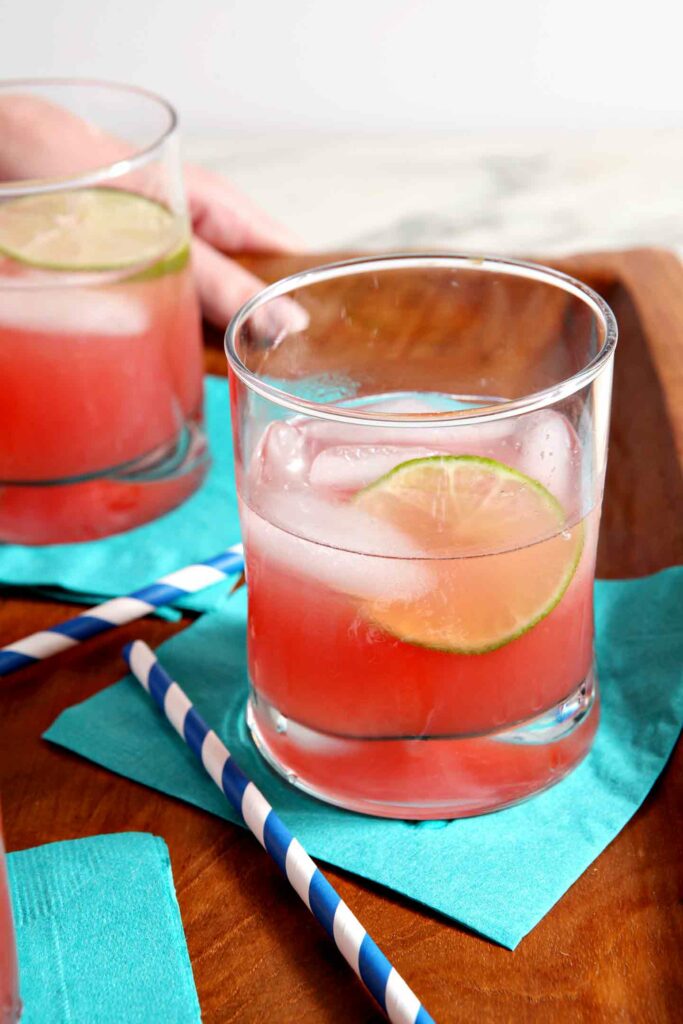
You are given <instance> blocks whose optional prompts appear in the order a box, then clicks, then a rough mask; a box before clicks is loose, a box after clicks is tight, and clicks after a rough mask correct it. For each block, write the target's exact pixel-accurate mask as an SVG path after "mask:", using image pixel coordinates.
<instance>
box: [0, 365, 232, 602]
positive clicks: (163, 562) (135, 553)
mask: <svg viewBox="0 0 683 1024" xmlns="http://www.w3.org/2000/svg"><path fill="white" fill-rule="evenodd" d="M204 412H205V416H206V427H207V433H208V436H209V445H210V447H211V456H212V459H213V464H212V466H211V469H210V471H209V473H208V476H207V478H206V480H205V481H204V484H203V485H202V486H201V487H200V489H199V490H198V491H197V492H196V493H195V494H193V495H192V497H191V498H189V499H188V500H187V501H186V502H184V504H182V505H180V506H179V507H178V508H175V509H173V511H172V512H169V513H167V514H166V515H165V516H162V517H161V518H160V519H157V520H156V521H155V522H153V523H146V524H145V525H144V526H139V527H138V528H137V529H135V530H128V531H127V532H126V533H120V534H117V535H116V536H115V537H105V538H104V540H95V541H89V542H87V543H84V544H48V545H45V546H41V547H28V546H24V545H22V544H0V585H2V584H5V585H11V586H22V587H32V588H40V589H43V590H44V589H46V588H47V589H48V590H49V589H51V588H62V589H63V590H67V591H73V592H75V593H76V594H79V593H80V594H85V595H88V600H91V601H92V599H93V598H95V600H94V601H93V603H97V600H103V599H104V598H107V597H116V596H117V595H119V594H127V593H129V592H130V591H131V590H136V589H137V588H138V587H142V586H145V584H147V583H153V582H154V580H156V579H158V578H159V577H160V576H163V575H164V574H165V573H167V572H172V571H173V570H174V569H180V568H182V567H183V566H184V565H188V564H189V563H190V562H195V561H198V560H201V559H203V558H210V557H211V556H212V555H216V554H218V552H219V551H222V550H223V549H224V548H226V547H229V546H230V545H231V544H234V543H235V542H236V541H238V540H239V537H240V532H239V521H238V517H237V498H236V495H235V485H234V474H233V459H232V435H231V431H230V409H229V402H228V385H227V381H226V379H225V378H222V377H207V378H206V379H205V394H204ZM229 590H230V583H219V584H217V585H216V586H215V587H211V588H209V589H208V590H205V591H202V592H200V593H199V594H192V595H190V596H188V597H185V598H182V599H181V600H179V601H178V602H177V606H178V607H182V608H191V609H194V610H195V611H206V610H208V609H210V608H215V607H217V605H218V604H219V603H220V602H221V601H222V599H223V598H224V597H225V596H226V595H227V594H228V593H229Z"/></svg>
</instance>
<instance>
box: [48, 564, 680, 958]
mask: <svg viewBox="0 0 683 1024" xmlns="http://www.w3.org/2000/svg"><path fill="white" fill-rule="evenodd" d="M595 597H596V625H597V658H598V672H599V676H600V682H601V686H602V694H603V715H602V721H601V725H600V728H599V730H598V736H597V740H596V743H595V746H594V748H593V750H592V751H591V753H590V754H589V756H588V757H587V758H586V760H585V761H584V762H583V763H582V764H581V765H579V767H578V768H577V769H576V770H575V771H574V772H573V773H572V774H571V775H570V776H568V777H567V778H566V779H565V780H564V781H562V782H561V783H559V785H557V786H555V787H554V788H553V789H550V790H548V791H547V792H545V793H542V794H540V795H539V796H537V797H534V799H532V800H529V801H528V802H527V803H523V804H520V805H518V806H517V807H511V808H509V809H508V810H505V811H499V812H498V813H497V814H490V815H486V816H483V817H479V818H469V819H463V820H461V821H453V822H449V823H445V822H440V823H434V822H425V823H422V824H411V823H409V822H404V821H388V820H386V819H380V818H368V817H364V816H362V815H358V814H352V813H349V812H347V811H342V810H339V809H336V808H334V807H330V806H328V805H326V804H323V803H320V802H319V801H317V800H314V799H312V798H310V797H307V796H305V795H304V794H303V793H300V792H299V791H298V790H296V789H294V788H292V787H291V786H289V785H288V784H287V783H286V782H284V781H283V780H282V779H281V778H280V777H279V776H278V775H276V774H275V773H274V772H273V771H271V770H270V769H269V768H268V767H267V766H266V764H265V763H264V762H263V761H262V760H261V758H260V756H259V754H258V753H257V751H256V749H255V747H254V746H253V744H252V742H251V740H250V738H249V736H248V734H247V730H246V726H245V724H244V716H243V709H244V701H245V696H246V667H245V645H244V637H245V608H246V601H245V594H244V592H243V591H241V592H238V593H237V594H235V596H234V597H232V598H231V599H230V601H228V602H227V603H226V604H225V605H224V606H223V607H222V608H221V609H220V610H219V611H216V612H214V613H212V614H209V615H205V616H204V617H203V618H202V619H200V620H199V621H198V622H197V623H196V624H195V625H193V626H191V627H190V628H189V629H187V630H185V631H184V632H183V633H180V634H178V635H177V636H175V637H174V638H173V639H172V640H169V641H168V642H167V643H165V644H162V646H161V648H160V656H161V658H162V660H163V663H164V665H165V667H166V668H167V669H168V670H169V672H170V673H171V675H173V676H174V677H175V678H177V679H178V681H179V682H180V683H181V685H182V686H183V688H184V689H186V690H187V693H188V695H189V696H190V698H191V700H193V701H194V702H195V703H196V704H197V707H198V710H199V712H200V713H201V714H202V715H203V716H205V718H206V719H207V721H208V722H209V724H210V725H212V726H213V727H214V728H215V729H216V730H217V731H218V732H219V733H220V735H221V736H222V738H223V739H224V740H225V742H226V743H227V746H228V748H229V749H230V750H231V752H232V753H233V754H234V755H235V758H236V760H237V761H238V763H239V764H240V765H241V767H242V768H243V769H244V771H245V772H246V773H247V775H249V776H250V777H251V778H252V779H253V780H254V781H255V782H256V784H257V785H258V786H259V787H260V788H262V789H263V791H264V793H265V795H266V796H267V797H268V799H269V800H270V801H271V802H272V804H273V806H274V807H275V809H276V810H277V811H278V812H279V813H280V814H281V815H282V817H283V818H284V820H285V822H287V824H288V825H289V827H290V829H291V830H292V831H293V832H294V834H295V835H296V836H298V838H299V839H300V840H301V842H302V843H303V844H304V846H305V847H306V848H307V850H308V852H309V853H310V854H311V855H312V856H315V857H319V858H321V859H322V860H326V861H329V862H330V863H332V864H337V865H339V867H342V868H346V869H347V870H349V871H353V872H355V873H356V874H358V875H361V876H363V877H365V878H369V879H372V880H374V881H375V882H379V883H381V884H382V885H385V886H388V887H389V888H391V889H394V890H396V892H399V893H403V894H404V895H405V896H409V897H411V898H412V899H414V900H417V901H419V902H420V903H423V904H425V905H427V906H429V907H433V908H434V909H436V910H438V911H440V912H441V913H442V914H445V915H447V916H448V917H451V918H453V919H455V920H457V921H460V922H462V923H463V924H465V925H467V926H468V927H470V928H473V929H475V930H476V931H478V932H480V933H482V934H483V935H486V936H489V937H490V938H492V939H494V940H496V941H497V942H499V943H501V944H502V945H504V946H508V947H509V948H514V947H515V946H516V945H517V943H518V942H519V941H520V939H521V938H522V937H523V936H524V935H526V934H527V932H529V931H530V930H531V929H532V928H533V927H534V925H535V924H537V922H538V921H540V919H541V918H542V917H543V916H544V914H546V913H547V912H548V911H549V910H550V908H551V907H552V906H553V904H554V903H556V902H557V900H559V899H560V897H561V896H562V895H563V893H564V892H566V890H567V889H568V888H569V887H570V886H571V885H572V883H573V882H574V881H576V879H577V878H578V877H579V875H581V873H582V872H583V871H585V870H586V868H587V867H588V865H589V864H590V863H591V862H592V861H593V860H595V858H596V857H597V856H598V854H599V853H600V852H601V851H602V850H604V849H605V847H606V846H607V845H608V844H609V843H610V842H611V841H612V839H614V837H615V836H616V835H617V833H618V832H619V831H620V829H622V828H623V827H624V825H625V824H626V822H627V821H628V820H629V818H630V817H631V816H632V815H633V813H634V812H635V811H636V809H637V808H638V807H639V806H640V804H641V803H642V801H643V800H644V799H645V796H646V795H647V793H648V791H649V790H650V788H651V786H652V785H653V783H654V781H655V779H656V778H657V776H658V775H659V773H660V772H661V770H662V768H663V767H664V764H665V762H666V760H667V758H668V757H669V754H670V753H671V750H672V749H673V746H674V743H675V741H676V737H677V736H678V733H679V731H680V727H681V721H682V719H683V619H682V618H681V614H680V608H681V607H682V606H683V567H680V568H674V569H667V570H665V571H664V572H661V573H658V574H657V575H655V576H649V577H645V578H643V579H637V580H629V581H624V582H622V581H609V582H598V583H597V585H596V591H595ZM45 735H46V738H47V739H50V740H52V741H53V742H55V743H59V744H61V745H62V746H64V747H68V748H69V749H70V750H74V751H76V752H77V753H79V754H82V755H83V756H85V757H88V758H90V759H91V760H92V761H96V762H97V763H98V764H101V765H104V766H105V767H106V768H110V769H111V770H113V771H116V772H119V773H120V774H122V775H126V776H128V777H129V778H131V779H135V780H137V781H138V782H142V783H144V784H146V785H148V786H152V787H153V788H155V789H159V790H161V791H162V792H164V793H169V794H171V795H173V796H176V797H179V798H180V799H182V800H187V801H188V802H189V803H191V804H195V805H197V806H199V807H203V808H205V809H206V810H207V811H211V812H212V813H213V814H218V815H221V816H222V817H224V818H227V819H228V820H230V821H235V820H236V819H235V816H234V814H233V813H232V812H231V810H230V808H229V806H228V804H227V802H226V801H225V800H224V799H223V798H222V796H221V794H220V793H219V791H218V790H217V789H216V787H215V786H214V784H213V783H212V782H211V781H210V780H209V779H208V777H207V776H206V775H205V774H204V772H203V770H202V768H201V767H200V766H199V765H198V764H197V762H196V761H195V759H194V757H193V755H192V754H191V753H190V751H189V750H188V749H187V748H186V747H185V745H184V744H183V743H182V742H181V741H180V740H179V739H178V737H177V736H176V735H175V733H174V732H173V731H172V729H171V728H170V726H169V725H167V724H166V722H165V720H164V719H163V718H162V717H161V716H160V715H159V713H158V712H157V710H156V708H155V707H154V705H153V704H152V701H151V700H150V698H149V697H148V696H147V695H146V694H145V693H144V692H143V691H142V690H141V688H140V687H139V685H138V684H137V683H136V682H134V681H133V680H132V679H131V678H130V677H129V678H127V679H125V680H123V681H122V682H120V683H117V684H116V685H115V686H112V687H109V688H107V689H105V690H102V691H101V692H100V693H99V694H97V695H96V696H95V697H92V698H91V699H90V700H87V701H85V703H83V704H79V705H77V706H76V707H73V708H69V709H68V710H67V711H65V712H64V713H63V714H62V715H61V716H60V717H59V718H58V719H57V721H56V722H55V723H54V724H53V725H52V726H51V728H50V729H49V730H48V732H47V733H46V734H45ZM435 825H436V827H435ZM439 826H440V827H439ZM255 898H258V897H257V896H255Z"/></svg>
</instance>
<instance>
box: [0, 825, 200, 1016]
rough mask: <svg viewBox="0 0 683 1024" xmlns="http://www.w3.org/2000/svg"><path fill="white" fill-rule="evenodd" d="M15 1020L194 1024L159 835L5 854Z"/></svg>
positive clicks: (192, 995)
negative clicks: (17, 998) (16, 990)
mask: <svg viewBox="0 0 683 1024" xmlns="http://www.w3.org/2000/svg"><path fill="white" fill-rule="evenodd" d="M7 863H8V868H9V880H10V892H11V895H12V904H13V908H14V923H15V927H16V933H17V950H18V953H19V975H20V978H19V987H20V990H21V998H22V1002H23V1004H24V1012H23V1014H22V1017H21V1024H66V1022H73V1024H76V1022H79V1021H88V1024H121V1022H122V1021H126V1024H149V1022H150V1021H164V1024H195V1022H198V1021H201V1014H200V1011H199V1002H198V1000H197V992H196V990H195V986H194V979H193V977H192V968H191V966H190V959H189V956H188V953H187V946H186V944H185V935H184V933H183V926H182V922H181V920H180V910H179V909H178V903H177V900H176V896H175V889H174V887H173V877H172V875H171V862H170V860H169V856H168V849H167V847H166V843H165V842H164V841H163V839H159V838H158V837H157V836H151V835H147V834H145V833H139V832H138V833H135V832H123V833H120V834H117V835H106V836H93V837H91V838H89V839H75V840H72V841H71V842H64V843H49V844H48V845H47V846H37V847H35V848H34V849H32V850H21V851H20V852H18V853H10V854H9V855H8V857H7Z"/></svg>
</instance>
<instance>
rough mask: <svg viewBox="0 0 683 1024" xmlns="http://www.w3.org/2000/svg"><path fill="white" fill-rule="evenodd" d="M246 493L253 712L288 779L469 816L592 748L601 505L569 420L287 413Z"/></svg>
mask: <svg viewBox="0 0 683 1024" xmlns="http://www.w3.org/2000/svg"><path fill="white" fill-rule="evenodd" d="M373 408H374V410H375V411H377V410H382V409H385V410H387V411H399V412H400V411H420V410H421V409H424V410H425V411H428V410H429V406H422V405H421V404H419V403H418V404H417V405H416V400H415V399H414V398H398V399H396V400H388V401H385V402H378V403H375V404H374V406H373ZM244 491H245V493H246V494H247V495H248V503H247V501H245V500H242V509H241V514H242V522H243V532H244V537H245V547H246V552H247V579H248V584H249V587H248V591H249V635H248V655H249V673H250V679H251V685H252V694H251V700H250V706H249V709H248V718H249V723H250V726H251V729H252V732H253V734H254V736H255V739H256V742H257V743H258V745H259V746H260V748H261V750H262V751H263V753H264V754H265V756H266V757H267V758H268V759H269V760H271V762H272V763H274V764H275V766H276V767H278V768H279V769H280V770H282V771H284V772H285V774H286V775H287V777H288V778H290V779H291V780H292V781H293V782H295V783H297V784H298V785H300V786H301V787H302V788H304V789H306V790H308V791H309V792H312V793H314V794H315V795H318V796H320V797H322V798H324V799H327V800H330V801H333V802H336V803H340V804H343V805H344V806H346V807H350V808H353V809H356V810H361V811H367V812H370V813H375V814H382V815H389V816H400V817H412V818H428V817H435V816H436V817H438V816H453V815H468V814H474V813H477V812H481V811H484V810H491V809H494V808H497V807H502V806H504V805H506V804H510V803H513V802H515V801H518V800H520V799H522V798H524V797H525V796H528V795H530V794H531V793H534V792H537V791H538V790H540V789H542V788H545V787H546V786H549V785H551V784H552V783H553V782H556V781H558V780H559V779H560V778H561V777H562V776H563V775H565V774H566V773H567V772H568V771H569V770H570V769H571V768H572V767H573V766H574V765H575V764H576V763H577V761H578V760H579V759H580V758H581V757H583V756H584V754H585V753H586V752H587V750H588V749H589V747H590V744H591V741H592V738H593V735H594V732H595V729H596V726H597V720H598V708H597V694H596V692H595V690H594V684H593V676H592V640H593V609H592V581H593V572H594V562H595V549H596V542H597V532H598V531H597V526H598V515H599V513H598V511H597V510H594V511H591V512H590V513H589V514H588V515H586V516H581V514H580V501H581V499H580V493H581V465H580V451H579V445H578V442H577V439H576V436H575V434H574V431H573V428H572V427H571V425H570V424H569V422H568V421H567V420H566V419H565V418H564V417H563V416H562V415H561V414H559V413H558V412H555V411H548V410H543V411H540V412H536V413H530V414H527V415H525V416H523V417H517V418H510V419H505V420H501V421H495V422H489V423H482V424H481V425H479V426H477V427H462V428H453V427H448V428H446V427H436V428H430V429H427V430H423V429H420V428H415V427H401V426H397V427H393V428H390V427H381V426H380V427H376V428H375V427H370V426H364V427H358V426H345V425H344V424H341V423H337V422H331V421H327V422H325V421H315V422H314V421H312V420H308V421H307V420H305V419H293V420H290V421H285V422H282V421H281V422H275V423H272V424H270V426H269V427H268V428H267V429H266V431H265V433H264V435H263V437H262V439H261V442H260V444H259V446H258V448H257V450H256V452H255V455H254V457H253V459H252V461H251V464H250V466H249V467H248V473H247V480H246V482H245V486H244Z"/></svg>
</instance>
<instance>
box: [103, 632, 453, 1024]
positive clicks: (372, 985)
mask: <svg viewBox="0 0 683 1024" xmlns="http://www.w3.org/2000/svg"><path fill="white" fill-rule="evenodd" d="M123 656H124V658H125V659H126V661H127V662H128V665H129V666H130V669H131V671H132V672H133V674H134V675H135V676H136V678H137V679H138V681H139V682H140V684H141V685H142V686H143V688H144V689H145V690H147V692H148V693H149V694H150V696H151V697H152V698H153V699H154V700H155V702H156V703H157V704H158V705H159V707H160V708H161V710H162V711H163V713H164V714H165V716H166V718H167V719H168V721H169V722H170V723H171V725H172V726H173V728H174V729H175V730H176V732H177V733H178V735H179V736H180V737H181V738H182V739H183V740H184V741H185V743H187V745H188V747H189V748H190V750H191V751H192V752H193V754H194V755H195V756H196V757H197V758H198V760H200V761H201V763H202V764H203V765H204V768H205V769H206V771H207V772H208V774H209V775H210V776H211V778H212V779H213V781H214V782H215V783H216V785H217V786H218V788H219V789H220V790H222V792H223V793H224V794H225V796H226V797H227V798H228V801H229V802H230V804H231V805H232V807H233V808H234V809H235V811H236V812H237V813H238V814H239V815H240V817H241V818H242V820H243V821H244V823H245V825H246V826H247V828H248V829H249V830H250V831H251V832H252V833H253V834H254V835H255V836H256V838H257V839H258V841H259V842H260V844H261V846H263V847H264V849H265V850H266V851H267V852H268V853H269V854H270V856H271V857H272V858H273V860H274V861H275V863H276V864H277V866H278V867H279V869H280V871H281V872H282V873H283V875H285V877H286V878H287V880H288V882H289V883H290V885H291V886H292V888H293V889H294V890H295V891H296V892H297V893H298V895H299V897H300V898H301V899H302V900H303V902H304V903H305V904H306V906H307V907H308V909H309V910H310V911H311V913H312V914H313V916H314V917H316V918H317V919H318V921H319V922H320V924H321V925H322V926H323V928H324V929H325V931H326V932H327V934H328V935H329V936H330V938H331V939H332V940H333V941H334V942H335V944H336V946H337V948H338V950H339V952H340V953H341V954H342V956H343V957H344V959H345V960H346V962H347V963H348V964H349V965H350V966H351V967H352V968H353V970H354V971H355V972H356V974H357V975H358V977H359V978H360V979H361V981H362V982H363V984H364V985H365V986H366V988H367V989H368V990H369V991H370V993H371V995H372V996H374V998H375V999H376V1001H377V1002H378V1003H379V1005H380V1006H381V1008H382V1010H383V1011H384V1012H385V1013H386V1015H387V1017H388V1018H389V1020H390V1021H392V1022H393V1024H434V1021H433V1019H432V1017H430V1015H429V1014H428V1013H427V1011H426V1010H425V1008H424V1007H423V1006H422V1004H421V1003H420V1000H419V999H418V998H417V996H416V995H415V993H414V992H413V991H412V990H411V989H410V988H409V987H408V985H407V984H406V982H405V981H404V980H403V978H402V977H401V976H400V974H399V973H398V972H397V971H396V969H395V968H394V967H392V966H391V964H390V963H389V961H388V960H387V958H386V957H385V955H384V953H382V951H381V950H380V949H379V947H378V946H377V945H376V944H375V943H374V942H373V940H372V939H371V938H370V936H369V935H368V933H367V932H366V930H365V928H363V925H362V924H361V923H360V921H359V920H358V918H357V917H355V915H354V914H352V913H351V911H350V910H349V908H348V907H347V905H346V903H344V901H343V900H342V899H341V898H340V897H339V895H338V894H337V893H336V892H335V890H334V889H333V888H332V886H331V885H330V883H329V882H328V881H327V879H326V878H325V876H324V875H323V874H322V872H321V871H320V870H319V869H318V868H317V867H316V866H315V864H314V862H313V861H312V860H311V858H310V857H309V856H308V854H307V853H306V851H305V850H304V848H303V847H302V846H301V844H300V843H299V841H298V840H297V839H295V838H294V837H293V836H292V834H291V833H290V831H289V829H288V828H287V827H286V826H285V825H284V824H283V822H282V821H281V820H280V818H279V817H278V815H277V814H276V813H275V811H274V810H273V808H272V807H271V806H270V804H269V803H268V801H267V800H266V798H265V797H264V796H263V794H262V793H261V792H260V791H259V790H258V789H257V788H256V786H255V785H254V783H253V782H250V781H249V779H248V778H247V777H246V775H245V774H244V773H243V772H242V770H241V769H240V768H238V766H237V765H236V764H235V762H234V760H233V758H232V756H231V754H230V751H229V750H228V749H227V747H225V746H224V745H223V743H222V742H221V741H220V739H219V738H218V736H217V735H216V733H215V732H214V731H213V730H212V729H209V727H208V725H207V724H206V723H205V722H204V720H203V719H202V718H201V717H200V716H199V714H198V713H197V711H196V710H195V708H194V707H193V705H192V703H191V701H190V700H189V698H188V697H187V695H186V694H185V693H184V692H183V691H182V690H181V688H180V687H179V686H178V684H177V683H176V682H174V681H173V680H172V679H171V677H170V676H169V675H168V673H167V672H166V671H165V669H164V668H163V667H162V666H161V665H160V664H159V661H158V660H157V658H156V656H155V654H154V653H153V652H152V651H151V650H150V648H149V647H148V646H147V644H145V643H143V642H142V640H136V641H135V642H134V643H132V644H127V645H126V647H124V649H123Z"/></svg>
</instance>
